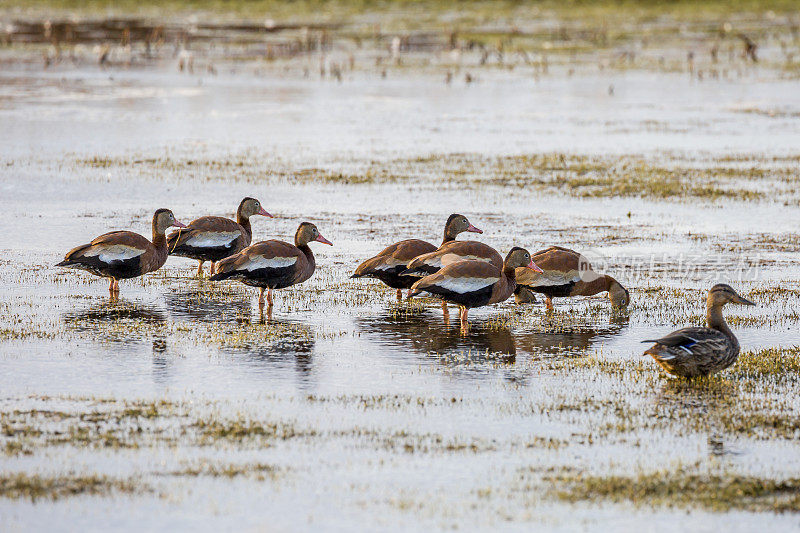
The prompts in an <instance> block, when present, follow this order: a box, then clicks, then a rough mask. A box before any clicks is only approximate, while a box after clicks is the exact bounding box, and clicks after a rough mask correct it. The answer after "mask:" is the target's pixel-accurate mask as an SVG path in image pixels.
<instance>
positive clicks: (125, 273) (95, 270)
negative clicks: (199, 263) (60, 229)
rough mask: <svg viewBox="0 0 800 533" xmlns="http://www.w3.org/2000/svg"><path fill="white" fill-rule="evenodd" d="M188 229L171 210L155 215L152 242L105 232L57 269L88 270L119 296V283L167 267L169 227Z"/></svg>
mask: <svg viewBox="0 0 800 533" xmlns="http://www.w3.org/2000/svg"><path fill="white" fill-rule="evenodd" d="M173 226H174V227H177V228H185V227H186V226H185V225H184V224H182V223H180V222H178V221H177V220H176V219H175V215H173V214H172V211H170V210H169V209H158V210H157V211H156V212H155V213H154V214H153V222H152V232H153V240H152V241H148V240H147V238H146V237H143V236H141V235H139V234H138V233H134V232H132V231H112V232H110V233H104V234H103V235H100V236H99V237H97V238H96V239H94V240H93V241H92V242H90V243H89V244H82V245H80V246H77V247H75V248H73V249H72V250H70V251H69V252H68V253H67V255H66V256H65V257H64V260H63V261H61V262H60V263H58V265H56V266H63V267H67V268H75V269H78V270H85V271H86V272H89V273H91V274H94V275H95V276H100V277H104V278H108V279H109V285H108V291H109V293H111V294H112V295H116V294H119V280H121V279H130V278H135V277H138V276H141V275H144V274H147V273H148V272H154V271H156V270H158V269H159V268H161V267H162V266H164V263H166V262H167V256H168V255H169V253H168V250H167V238H166V236H165V233H166V231H167V228H170V227H173Z"/></svg>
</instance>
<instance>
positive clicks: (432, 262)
mask: <svg viewBox="0 0 800 533" xmlns="http://www.w3.org/2000/svg"><path fill="white" fill-rule="evenodd" d="M451 255H453V254H451ZM422 263H423V264H424V265H427V266H431V267H438V268H442V266H443V265H442V256H441V255H434V256H433V257H426V258H425V259H423V260H422Z"/></svg>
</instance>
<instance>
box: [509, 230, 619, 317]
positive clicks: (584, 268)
mask: <svg viewBox="0 0 800 533" xmlns="http://www.w3.org/2000/svg"><path fill="white" fill-rule="evenodd" d="M533 261H534V262H535V263H536V264H537V265H539V266H540V267H541V268H542V270H544V272H543V273H537V272H534V271H532V270H527V269H525V270H520V271H519V272H517V290H516V292H515V293H514V294H515V300H516V302H517V303H518V304H520V303H535V302H536V297H535V296H534V295H533V293H534V292H538V293H540V294H544V296H545V303H546V305H547V309H548V310H552V309H553V298H556V297H570V296H594V295H595V294H599V293H601V292H606V291H608V297H609V299H610V300H611V305H612V306H614V307H625V306H627V305H628V304H629V303H630V301H631V296H630V293H629V292H628V290H627V289H626V288H625V287H623V286H622V285H621V284H620V283H619V282H618V281H617V280H615V279H614V278H612V277H611V276H608V275H605V274H599V273H597V272H595V271H594V270H593V269H592V265H591V264H590V263H589V260H588V259H587V258H586V257H585V256H583V255H581V254H580V253H578V252H576V251H575V250H570V249H569V248H562V247H561V246H551V247H550V248H546V249H544V250H539V251H538V252H535V253H534V254H533Z"/></svg>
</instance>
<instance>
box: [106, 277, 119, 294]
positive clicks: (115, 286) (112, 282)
mask: <svg viewBox="0 0 800 533" xmlns="http://www.w3.org/2000/svg"><path fill="white" fill-rule="evenodd" d="M108 280H109V281H108V292H109V294H119V281H117V280H116V279H114V278H108Z"/></svg>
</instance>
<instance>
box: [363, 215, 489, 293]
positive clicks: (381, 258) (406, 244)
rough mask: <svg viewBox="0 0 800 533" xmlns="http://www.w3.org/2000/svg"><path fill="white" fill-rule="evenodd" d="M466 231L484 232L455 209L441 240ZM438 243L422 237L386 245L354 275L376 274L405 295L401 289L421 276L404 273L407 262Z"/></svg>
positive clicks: (375, 275)
mask: <svg viewBox="0 0 800 533" xmlns="http://www.w3.org/2000/svg"><path fill="white" fill-rule="evenodd" d="M465 231H469V232H473V233H483V232H482V231H481V230H479V229H478V228H476V227H475V226H473V225H472V224H470V222H469V220H467V217H465V216H464V215H459V214H457V213H454V214H452V215H450V217H449V218H448V219H447V222H446V223H445V225H444V240H442V244H443V245H444V244H445V243H448V242H452V241H455V238H456V237H457V236H458V234H459V233H463V232H465ZM435 251H436V246H434V245H433V244H431V243H429V242H427V241H423V240H420V239H406V240H404V241H400V242H396V243H394V244H391V245H389V246H387V247H386V248H384V249H383V250H382V251H381V252H380V253H379V254H378V255H376V256H375V257H371V258H370V259H367V260H366V261H364V262H363V263H361V264H360V265H358V268H356V270H355V272H354V273H353V275H352V276H350V277H351V278H376V279H378V280H380V281H382V282H383V283H385V284H386V285H388V286H389V287H391V288H393V289H397V299H398V300H400V299H401V298H402V297H403V293H402V290H403V289H410V288H411V286H412V285H413V284H414V282H416V281H417V280H419V277H418V276H409V275H406V274H404V271H405V270H406V269H407V268H408V264H409V263H410V262H411V261H412V260H413V259H414V258H415V257H417V256H420V255H422V254H427V253H429V252H435Z"/></svg>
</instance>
